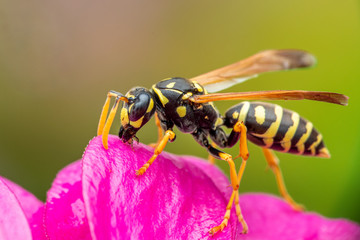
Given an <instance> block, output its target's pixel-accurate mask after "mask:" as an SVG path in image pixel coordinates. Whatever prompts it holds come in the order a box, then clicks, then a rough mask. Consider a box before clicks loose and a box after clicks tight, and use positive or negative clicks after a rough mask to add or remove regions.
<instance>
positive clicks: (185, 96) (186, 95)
mask: <svg viewBox="0 0 360 240" xmlns="http://www.w3.org/2000/svg"><path fill="white" fill-rule="evenodd" d="M192 95H193V94H192V92H187V93H186V94H184V96H182V98H181V99H182V100H186V99H189V97H191V96H192Z"/></svg>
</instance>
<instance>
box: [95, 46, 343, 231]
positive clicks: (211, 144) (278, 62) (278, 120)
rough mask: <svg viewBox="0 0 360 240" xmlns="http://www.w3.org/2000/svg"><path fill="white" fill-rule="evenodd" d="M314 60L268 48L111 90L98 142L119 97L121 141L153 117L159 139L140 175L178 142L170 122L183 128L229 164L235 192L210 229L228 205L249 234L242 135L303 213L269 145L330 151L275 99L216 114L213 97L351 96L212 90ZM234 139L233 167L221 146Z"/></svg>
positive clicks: (321, 153)
mask: <svg viewBox="0 0 360 240" xmlns="http://www.w3.org/2000/svg"><path fill="white" fill-rule="evenodd" d="M315 62H316V60H315V58H314V57H313V56H312V55H311V54H310V53H308V52H305V51H302V50H293V49H286V50H267V51H263V52H260V53H258V54H255V55H253V56H251V57H249V58H247V59H244V60H242V61H239V62H236V63H233V64H231V65H228V66H225V67H222V68H219V69H216V70H214V71H211V72H208V73H205V74H202V75H200V76H197V77H195V78H191V79H185V78H180V77H175V78H168V79H164V80H162V81H160V82H158V83H156V84H154V85H153V86H152V87H151V89H146V88H144V87H135V88H132V89H131V90H130V91H128V92H127V93H126V95H123V94H121V93H119V92H116V91H109V92H108V94H107V98H106V101H105V104H104V107H103V109H102V113H101V116H100V120H99V125H98V135H102V140H103V146H104V148H105V149H108V143H107V139H108V134H109V130H110V127H111V125H112V122H113V120H114V117H115V114H116V111H117V109H118V107H119V104H120V102H123V106H122V108H121V113H120V115H121V127H120V131H119V137H120V138H121V139H122V141H123V142H125V143H129V144H132V143H133V139H135V140H136V141H138V139H137V137H136V133H137V132H138V131H139V130H140V129H141V127H142V126H144V125H145V124H146V123H147V122H148V121H149V120H150V119H151V118H152V117H153V116H154V115H155V123H156V125H157V127H158V134H159V138H158V141H157V144H156V146H155V150H154V154H153V156H152V157H151V158H150V159H149V160H148V161H147V162H146V163H145V164H144V165H143V166H142V167H141V168H140V169H139V170H137V171H136V174H137V175H142V174H144V173H145V172H146V170H147V169H148V168H149V166H150V165H151V164H152V163H153V162H154V160H155V159H156V158H157V156H158V155H159V154H160V153H161V152H162V151H163V149H164V148H165V146H166V144H167V143H168V142H173V141H174V140H175V133H174V132H173V129H174V126H176V127H177V128H178V129H179V130H180V131H181V132H183V133H189V134H191V135H192V136H193V137H194V139H195V140H196V142H198V143H199V144H200V145H201V146H203V147H204V148H206V149H207V151H208V152H209V154H210V156H212V157H214V158H217V159H220V160H224V161H226V162H227V163H228V164H229V167H230V180H231V186H232V188H233V191H232V194H231V197H230V199H229V202H228V205H227V207H226V210H225V215H224V217H223V221H222V222H221V223H220V224H219V225H218V226H215V227H213V228H211V229H210V231H209V233H210V234H215V233H216V232H218V231H222V230H223V229H224V228H225V227H226V226H227V224H228V220H229V218H230V210H231V208H232V205H233V203H234V204H235V208H236V215H237V217H238V220H239V222H240V223H241V224H242V228H243V231H242V232H243V233H247V232H248V226H247V224H246V221H245V219H244V217H243V215H242V213H241V208H240V205H239V192H238V188H239V185H240V182H241V179H242V176H243V173H244V170H245V166H246V163H247V160H248V158H249V152H248V148H247V140H249V141H250V142H252V143H254V144H256V145H258V146H260V147H261V148H262V150H263V152H264V155H265V159H266V161H267V163H268V165H269V166H270V168H271V169H272V170H273V172H274V174H275V177H276V181H277V185H278V188H279V191H280V194H281V195H282V197H283V198H284V199H285V201H286V202H288V203H289V204H290V206H291V207H292V208H293V209H295V210H302V206H301V205H299V204H297V203H296V202H295V201H294V200H293V199H292V198H291V196H290V195H289V193H288V192H287V190H286V187H285V183H284V180H283V177H282V173H281V170H280V167H279V160H278V158H277V157H276V156H275V154H274V152H273V150H275V151H280V152H286V153H291V154H298V155H310V156H315V157H324V158H328V157H330V154H329V151H328V149H327V148H326V147H325V144H324V142H323V138H322V135H321V134H320V133H319V132H318V131H317V130H316V129H315V128H314V127H313V124H312V123H311V122H309V121H308V120H306V119H304V118H302V117H301V116H300V115H299V114H298V113H296V112H293V111H290V110H287V109H284V108H282V107H281V106H279V105H276V104H270V103H264V102H248V101H244V102H241V103H239V104H237V105H235V106H233V107H231V108H230V109H229V110H227V111H226V113H225V114H224V115H221V114H220V113H219V111H218V110H217V109H216V108H215V106H214V104H213V102H215V101H221V100H303V99H308V100H315V101H322V102H328V103H335V104H339V105H347V102H348V97H347V96H345V95H342V94H338V93H331V92H316V91H301V90H290V91H284V90H278V91H256V92H230V93H213V92H217V91H220V90H223V89H226V88H229V87H231V86H233V85H235V84H238V83H241V82H243V81H245V80H247V79H250V78H253V77H256V76H257V75H258V74H260V73H265V72H273V71H280V70H289V69H296V68H306V67H310V66H313V65H314V64H315ZM209 92H211V93H209ZM112 97H114V98H115V103H114V105H113V107H112V109H111V111H110V113H109V116H108V117H107V115H108V111H109V105H110V100H111V98H112ZM224 128H229V129H231V133H230V134H226V133H225V131H224ZM209 138H210V140H209ZM237 143H239V148H240V153H239V156H237V157H241V159H242V162H241V165H240V168H239V171H238V172H236V168H235V163H234V159H235V158H233V157H232V156H231V155H230V154H228V153H226V152H224V151H222V150H220V149H219V148H231V147H233V146H234V145H235V144H237Z"/></svg>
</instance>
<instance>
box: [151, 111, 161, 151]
mask: <svg viewBox="0 0 360 240" xmlns="http://www.w3.org/2000/svg"><path fill="white" fill-rule="evenodd" d="M155 124H156V126H157V129H158V140H157V142H156V143H150V144H149V146H150V147H152V148H156V146H158V145H159V143H160V142H161V139H162V138H163V129H162V127H161V124H160V119H159V117H158V114H157V113H156V112H155Z"/></svg>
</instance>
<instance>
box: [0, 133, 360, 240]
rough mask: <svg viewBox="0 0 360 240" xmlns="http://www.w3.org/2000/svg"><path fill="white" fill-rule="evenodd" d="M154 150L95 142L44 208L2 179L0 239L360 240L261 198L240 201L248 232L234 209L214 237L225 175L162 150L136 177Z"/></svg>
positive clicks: (63, 175)
mask: <svg viewBox="0 0 360 240" xmlns="http://www.w3.org/2000/svg"><path fill="white" fill-rule="evenodd" d="M152 151H153V149H151V148H150V147H148V146H145V145H142V144H139V145H137V144H135V145H134V149H133V150H132V149H131V147H130V146H129V145H126V144H123V143H122V142H121V140H119V139H118V138H117V137H115V136H110V137H109V150H107V151H106V150H104V148H103V147H102V144H101V139H100V138H98V137H97V138H94V139H93V140H92V141H91V142H90V144H89V145H88V147H87V148H86V151H85V153H84V155H83V159H82V161H77V162H74V163H72V164H70V165H69V166H67V167H66V168H64V169H63V170H61V171H60V172H59V174H58V175H57V177H56V178H55V181H54V182H53V185H52V187H51V189H50V190H49V191H48V194H47V201H46V203H45V204H43V203H41V202H40V201H38V200H37V199H36V198H35V197H34V196H33V195H31V194H30V193H28V192H26V191H25V190H23V189H21V188H20V187H19V186H17V185H15V184H14V183H11V182H10V181H8V180H6V179H4V178H1V179H0V204H1V206H3V207H2V208H0V239H31V238H32V237H33V239H101V240H103V239H360V227H359V225H357V224H355V223H352V222H349V221H347V220H343V219H338V220H330V219H326V218H324V217H322V216H319V215H317V214H315V213H298V212H294V211H293V210H292V209H291V208H290V207H289V206H288V205H287V204H286V203H284V202H283V201H282V200H281V199H278V198H276V197H273V196H269V195H264V194H245V195H242V196H241V197H240V203H241V206H242V210H243V214H244V216H245V218H246V220H247V223H248V225H249V233H248V234H247V235H241V234H240V232H241V224H239V223H238V222H237V218H236V215H235V211H232V215H231V218H230V221H229V225H228V226H227V227H226V228H225V229H224V231H223V232H221V233H218V234H216V235H215V236H213V237H211V236H209V234H208V231H209V229H210V228H211V227H214V226H215V225H218V224H220V222H221V221H222V217H223V215H224V213H225V207H226V204H227V201H228V198H229V196H230V194H231V191H232V189H231V187H230V183H229V181H228V180H227V177H226V176H224V174H223V173H222V172H221V171H220V170H218V169H217V168H216V167H215V166H212V165H210V164H208V163H207V162H206V161H203V160H200V159H197V158H194V157H183V156H181V157H179V156H175V155H172V154H169V153H165V152H164V153H162V154H161V155H160V156H159V158H158V159H157V160H156V161H155V162H154V164H153V165H152V166H151V167H150V169H149V170H148V171H147V172H146V173H145V174H144V175H143V176H140V177H138V176H136V175H135V170H136V169H139V168H140V167H141V166H142V165H143V164H144V163H145V162H146V161H147V160H148V159H149V157H150V156H151V154H152ZM4 206H6V207H4Z"/></svg>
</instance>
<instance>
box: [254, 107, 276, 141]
mask: <svg viewBox="0 0 360 240" xmlns="http://www.w3.org/2000/svg"><path fill="white" fill-rule="evenodd" d="M275 115H276V120H275V122H273V123H272V124H271V125H270V127H269V129H268V130H267V131H266V132H265V133H263V134H255V133H253V135H255V136H257V137H261V138H274V137H275V135H276V133H277V130H278V129H279V126H280V122H281V119H282V115H283V109H282V107H280V106H279V105H275Z"/></svg>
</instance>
